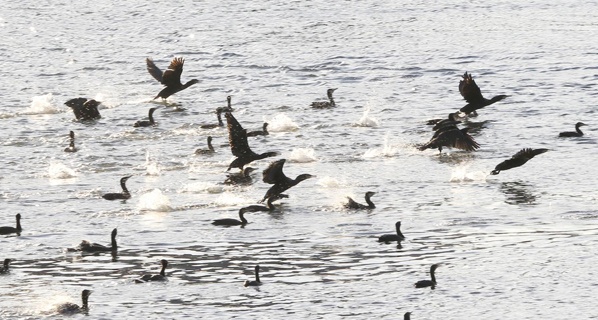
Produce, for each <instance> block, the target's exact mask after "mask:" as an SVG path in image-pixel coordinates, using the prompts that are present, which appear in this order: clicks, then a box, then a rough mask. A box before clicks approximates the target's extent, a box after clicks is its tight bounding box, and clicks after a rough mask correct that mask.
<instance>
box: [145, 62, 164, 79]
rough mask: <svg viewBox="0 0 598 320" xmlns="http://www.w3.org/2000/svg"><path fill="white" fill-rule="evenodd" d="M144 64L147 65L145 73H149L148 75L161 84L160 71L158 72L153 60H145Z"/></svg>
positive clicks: (158, 69)
mask: <svg viewBox="0 0 598 320" xmlns="http://www.w3.org/2000/svg"><path fill="white" fill-rule="evenodd" d="M145 64H146V65H147V71H148V72H149V74H151V75H152V77H154V79H156V80H158V82H160V83H163V82H162V70H160V68H158V66H156V64H155V63H154V60H152V59H151V58H146V59H145Z"/></svg>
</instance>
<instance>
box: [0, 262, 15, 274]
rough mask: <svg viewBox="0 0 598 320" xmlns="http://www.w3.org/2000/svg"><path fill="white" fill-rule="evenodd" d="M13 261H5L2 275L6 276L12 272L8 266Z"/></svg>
mask: <svg viewBox="0 0 598 320" xmlns="http://www.w3.org/2000/svg"><path fill="white" fill-rule="evenodd" d="M11 261H12V260H11V259H4V264H3V266H2V268H0V274H5V273H8V272H9V271H10V269H9V267H8V266H9V264H10V262H11Z"/></svg>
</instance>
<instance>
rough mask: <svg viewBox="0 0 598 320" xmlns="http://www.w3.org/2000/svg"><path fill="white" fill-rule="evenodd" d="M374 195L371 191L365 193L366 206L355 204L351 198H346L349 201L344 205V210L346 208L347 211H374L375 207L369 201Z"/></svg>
mask: <svg viewBox="0 0 598 320" xmlns="http://www.w3.org/2000/svg"><path fill="white" fill-rule="evenodd" d="M375 194H376V193H375V192H372V191H368V192H366V193H365V202H366V203H367V205H365V204H361V203H357V202H355V200H353V199H351V197H347V199H348V200H349V202H347V203H346V204H345V208H348V209H375V208H376V206H375V205H374V203H373V202H372V200H371V199H370V198H371V197H372V196H373V195H375Z"/></svg>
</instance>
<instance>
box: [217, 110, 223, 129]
mask: <svg viewBox="0 0 598 320" xmlns="http://www.w3.org/2000/svg"><path fill="white" fill-rule="evenodd" d="M216 116H217V117H218V125H219V126H221V127H222V126H224V122H222V116H221V115H220V112H218V113H217V114H216Z"/></svg>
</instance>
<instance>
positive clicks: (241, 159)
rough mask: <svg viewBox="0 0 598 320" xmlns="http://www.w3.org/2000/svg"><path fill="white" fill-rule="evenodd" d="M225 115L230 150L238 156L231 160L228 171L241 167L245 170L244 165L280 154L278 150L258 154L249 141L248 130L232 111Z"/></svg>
mask: <svg viewBox="0 0 598 320" xmlns="http://www.w3.org/2000/svg"><path fill="white" fill-rule="evenodd" d="M224 116H225V117H226V122H227V126H228V142H229V144H230V150H231V151H232V153H233V155H234V156H235V157H237V158H236V159H235V160H233V162H231V164H230V165H229V166H228V169H227V170H226V171H229V170H230V169H231V168H239V169H241V170H243V167H244V166H245V165H247V164H249V163H251V162H252V161H255V160H261V159H264V158H268V157H274V156H276V155H278V153H277V152H265V153H262V154H257V153H255V152H253V151H251V149H250V148H249V143H248V142H247V131H245V129H243V127H242V126H241V125H240V124H239V122H238V121H237V119H235V117H234V116H233V115H232V113H230V112H227V113H226V114H225V115H224Z"/></svg>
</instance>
